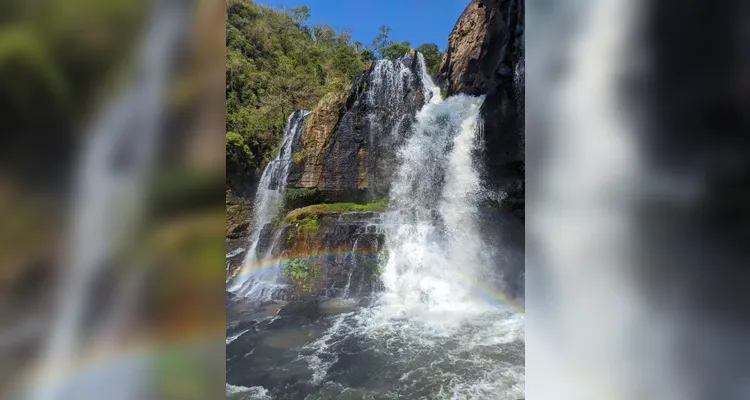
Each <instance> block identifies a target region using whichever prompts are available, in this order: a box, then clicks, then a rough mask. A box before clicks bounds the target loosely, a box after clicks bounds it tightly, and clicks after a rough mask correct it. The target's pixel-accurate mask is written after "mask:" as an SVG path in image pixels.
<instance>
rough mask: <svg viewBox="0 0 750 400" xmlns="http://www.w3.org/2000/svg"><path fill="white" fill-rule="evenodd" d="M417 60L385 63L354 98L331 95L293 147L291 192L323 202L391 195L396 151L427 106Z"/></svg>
mask: <svg viewBox="0 0 750 400" xmlns="http://www.w3.org/2000/svg"><path fill="white" fill-rule="evenodd" d="M420 74H421V68H420V65H419V62H418V58H417V57H415V56H414V55H412V54H409V55H406V56H404V57H402V58H401V59H399V60H397V61H388V60H380V61H376V62H374V63H373V64H372V66H371V67H370V69H369V70H367V71H365V72H364V73H362V74H361V75H359V76H358V77H356V78H355V79H354V81H353V84H352V88H351V89H350V90H349V92H348V93H339V94H334V93H330V94H328V95H326V96H325V97H324V98H323V99H322V100H321V101H320V103H319V104H318V106H317V107H316V108H315V110H313V112H312V113H311V114H310V115H309V116H308V117H307V120H306V121H305V127H304V130H303V132H302V135H301V137H300V139H299V140H298V142H297V143H294V146H293V154H294V157H293V164H292V167H291V169H290V173H289V178H288V184H287V188H288V189H291V190H292V191H294V190H295V189H311V190H315V191H316V194H317V197H316V201H317V202H340V201H363V200H368V199H369V200H372V199H376V198H382V197H384V196H386V195H387V194H388V190H389V187H390V177H391V175H392V174H393V170H394V167H395V165H396V162H395V160H396V154H395V151H396V149H398V148H399V146H400V144H401V143H402V142H403V140H404V139H405V138H406V136H407V134H408V132H409V131H410V128H411V124H412V122H413V119H414V115H415V114H416V112H417V111H418V110H419V109H420V108H421V107H422V105H424V103H425V97H426V95H427V94H425V93H423V87H422V80H421V75H420Z"/></svg>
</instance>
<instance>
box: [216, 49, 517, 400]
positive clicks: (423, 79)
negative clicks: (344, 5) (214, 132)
mask: <svg viewBox="0 0 750 400" xmlns="http://www.w3.org/2000/svg"><path fill="white" fill-rule="evenodd" d="M417 62H418V63H419V68H418V69H417V71H418V72H417V76H410V74H413V72H412V70H410V69H408V68H403V66H402V65H400V64H399V63H398V62H391V61H378V62H377V63H376V65H375V66H374V67H373V69H372V71H373V72H372V75H371V78H372V79H371V81H370V82H368V83H369V84H371V85H373V86H374V87H370V88H369V91H368V93H367V96H366V101H368V103H370V104H371V107H370V108H369V110H370V111H371V112H372V113H373V114H371V115H369V116H368V117H369V119H370V123H371V125H375V126H376V127H378V129H383V130H386V131H387V132H388V136H389V137H395V136H399V137H400V138H401V140H400V141H398V142H397V143H399V147H398V151H397V152H396V160H394V161H395V163H396V165H397V166H396V168H395V172H394V174H393V176H392V178H391V182H390V193H389V196H388V198H389V204H388V207H387V209H386V210H385V212H383V213H372V214H373V215H372V216H371V217H369V218H370V221H371V222H370V223H369V224H365V225H366V227H364V228H362V229H364V230H367V229H371V230H372V231H373V232H375V231H377V232H381V233H382V235H383V236H384V250H383V251H382V252H379V253H378V254H380V255H381V256H380V257H379V258H378V269H379V271H380V276H379V283H380V286H379V287H378V289H377V290H372V291H371V293H369V294H365V295H360V293H361V292H360V291H358V290H354V287H353V285H352V275H351V268H353V267H354V266H357V262H356V261H351V262H349V263H350V264H353V266H348V268H349V270H347V271H348V273H347V272H345V273H344V274H343V277H342V280H343V282H344V285H345V290H343V291H341V292H340V293H341V296H338V297H336V298H325V299H321V298H318V299H315V300H310V301H305V302H299V301H298V302H291V303H286V301H280V302H273V303H270V302H268V301H266V302H265V303H261V302H259V301H258V299H257V297H253V296H246V297H245V298H243V299H241V300H237V298H236V297H235V298H233V300H228V301H230V302H237V304H240V305H235V306H233V307H229V306H228V307H229V308H228V310H229V311H228V315H227V323H228V328H227V338H228V339H227V397H228V398H230V399H310V400H312V399H321V400H322V399H335V398H352V399H354V398H356V399H419V398H423V399H508V400H517V399H520V398H523V395H524V316H523V312H522V310H521V309H520V308H519V307H517V306H515V305H514V303H513V302H512V301H510V300H508V298H507V296H505V295H504V294H503V292H502V291H501V290H500V289H498V288H499V287H500V285H497V284H496V283H498V282H500V281H501V280H502V271H497V270H494V267H493V263H492V262H491V258H492V257H495V256H496V254H495V250H494V249H491V248H488V246H486V245H485V244H484V243H483V240H482V237H481V235H480V233H479V228H478V223H479V221H477V218H478V216H479V213H478V205H477V203H478V200H479V199H480V197H481V196H482V194H483V187H482V182H481V179H480V174H479V171H477V168H476V164H477V163H476V162H475V160H474V157H475V155H476V154H477V151H476V150H477V148H478V147H479V146H481V144H482V143H481V140H480V138H479V134H478V133H479V131H480V129H479V127H478V120H479V115H480V107H481V105H482V102H483V101H484V99H483V98H482V97H472V96H466V95H458V96H453V97H449V98H448V99H445V100H444V99H443V98H442V97H441V96H440V90H439V88H437V87H436V86H435V85H434V84H433V82H432V80H431V78H430V77H429V75H428V74H427V73H426V70H425V68H424V60H423V59H422V56H421V54H418V55H417ZM411 78H414V79H417V80H418V82H420V85H421V93H422V94H423V97H422V99H423V103H422V104H424V105H423V106H421V108H420V109H418V112H416V115H406V114H404V110H405V109H408V108H407V107H403V106H402V105H401V104H402V102H403V101H404V99H405V98H407V97H406V95H405V93H406V92H405V91H404V90H405V89H404V87H403V82H405V81H406V80H407V79H411ZM376 114H377V115H376ZM406 121H411V123H406ZM402 123H403V124H404V125H402ZM404 127H408V129H404ZM371 134H372V130H371ZM264 176H265V174H264ZM257 204H258V203H257V200H256V207H257ZM256 224H257V222H256ZM255 234H256V233H254V235H255ZM361 244H362V243H361V241H359V240H357V239H353V248H352V250H351V253H352V254H354V253H359V252H360V251H359V250H358V246H360V245H361ZM375 247H376V248H378V250H382V249H380V248H379V247H377V246H375ZM350 258H351V259H354V257H350ZM279 268H281V267H279ZM260 274H262V273H260ZM260 274H258V275H257V276H260ZM248 282H250V280H248ZM256 286H257V284H256ZM244 290H245V292H244V293H252V292H253V289H252V288H250V289H249V290H248V288H245V289H244ZM256 291H257V289H256ZM335 293H339V292H335ZM234 295H239V296H242V295H243V291H235V292H234ZM284 300H286V299H284ZM290 305H293V307H292V309H291V310H289V311H285V310H287V309H289V307H290ZM279 309H281V312H280V313H279V311H278V310H279ZM230 339H231V340H230Z"/></svg>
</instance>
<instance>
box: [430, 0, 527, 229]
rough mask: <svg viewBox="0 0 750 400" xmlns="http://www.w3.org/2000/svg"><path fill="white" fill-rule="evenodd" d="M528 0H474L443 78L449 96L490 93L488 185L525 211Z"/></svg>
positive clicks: (454, 38) (452, 43)
mask: <svg viewBox="0 0 750 400" xmlns="http://www.w3.org/2000/svg"><path fill="white" fill-rule="evenodd" d="M523 12H524V0H472V1H471V3H469V5H468V6H467V7H466V9H465V10H464V12H463V14H462V15H461V17H460V18H459V19H458V22H457V23H456V26H455V27H454V28H453V31H452V32H451V34H450V36H449V38H448V47H447V48H446V51H445V54H444V55H443V60H442V65H441V68H440V73H439V78H438V79H439V81H440V83H441V85H442V86H443V87H445V88H446V90H447V92H448V94H449V95H452V94H458V93H466V94H471V95H486V99H485V102H484V105H483V106H482V124H483V127H482V128H483V132H482V137H483V139H484V148H483V154H481V155H480V157H479V158H480V159H481V160H482V161H483V162H482V167H483V168H482V173H483V175H484V181H485V184H486V186H487V187H489V188H490V189H491V190H492V191H493V192H495V193H497V194H498V195H497V196H496V197H495V198H494V199H493V200H495V201H500V202H502V203H503V204H504V207H505V208H506V209H509V210H511V211H512V215H515V216H516V217H518V218H520V219H523V216H524V211H523V210H524V201H523V198H524V179H525V177H524V175H525V168H524V161H525V160H524V140H523V137H524V130H523V129H524V120H523V106H524V104H523V97H524V21H523Z"/></svg>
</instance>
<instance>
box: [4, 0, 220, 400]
mask: <svg viewBox="0 0 750 400" xmlns="http://www.w3.org/2000/svg"><path fill="white" fill-rule="evenodd" d="M0 15H2V17H0V80H1V81H2V82H3V84H2V85H0V121H2V126H3V128H2V129H3V135H2V138H0V218H2V220H3V221H4V222H3V224H2V226H1V227H0V398H30V399H39V400H42V399H44V400H62V399H99V398H103V397H105V396H106V397H107V398H116V399H149V398H159V399H162V398H175V399H177V398H179V399H191V398H192V399H205V398H212V397H215V396H214V395H215V394H216V393H223V390H224V384H223V382H224V374H223V365H224V350H223V349H224V341H223V337H224V315H223V313H221V312H219V313H217V312H216V311H217V310H222V309H223V307H224V303H223V299H224V295H223V292H224V270H223V263H224V262H223V259H224V241H223V236H224V219H225V214H224V205H223V204H224V200H225V199H224V198H223V197H222V193H223V192H224V175H225V173H224V170H225V167H224V60H225V55H224V43H223V40H224V9H223V4H222V3H216V2H211V1H207V0H194V1H183V0H158V1H132V0H114V1H108V2H100V1H93V0H73V1H68V0H49V1H39V2H26V1H20V0H19V1H15V0H14V1H9V2H4V3H3V5H1V6H0Z"/></svg>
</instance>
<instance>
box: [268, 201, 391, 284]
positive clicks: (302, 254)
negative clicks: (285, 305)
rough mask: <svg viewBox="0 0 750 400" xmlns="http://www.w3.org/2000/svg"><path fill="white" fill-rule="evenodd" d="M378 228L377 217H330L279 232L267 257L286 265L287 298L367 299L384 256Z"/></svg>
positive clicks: (360, 214)
mask: <svg viewBox="0 0 750 400" xmlns="http://www.w3.org/2000/svg"><path fill="white" fill-rule="evenodd" d="M381 223H382V218H381V215H380V213H378V212H345V213H337V212H333V213H323V214H320V215H317V216H315V217H314V218H307V219H305V220H302V221H295V222H292V223H290V224H287V225H284V226H282V227H281V228H280V231H279V240H277V241H274V243H273V244H272V246H273V248H271V254H272V255H273V256H274V257H279V258H282V259H284V260H286V261H285V262H286V264H287V265H286V268H287V273H286V274H287V278H288V279H289V282H290V283H291V284H292V288H291V293H289V295H290V296H289V298H290V299H299V298H302V297H305V296H311V295H314V296H327V297H352V296H360V295H367V294H369V293H370V292H371V291H372V290H373V289H375V288H376V285H378V279H377V277H378V275H379V273H380V271H379V267H378V265H379V262H380V261H381V259H382V257H383V256H384V254H383V251H384V242H385V237H384V235H383V231H382V228H381V227H380V224H381ZM290 268H291V269H295V270H297V271H298V273H297V274H294V273H291V272H290V271H289V269H290Z"/></svg>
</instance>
